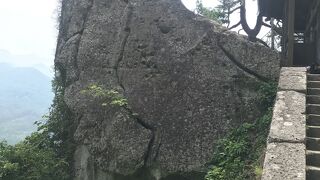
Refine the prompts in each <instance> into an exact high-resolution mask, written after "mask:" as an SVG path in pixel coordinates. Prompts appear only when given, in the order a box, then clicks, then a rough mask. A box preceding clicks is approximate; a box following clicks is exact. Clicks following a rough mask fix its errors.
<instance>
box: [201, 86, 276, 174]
mask: <svg viewBox="0 0 320 180" xmlns="http://www.w3.org/2000/svg"><path fill="white" fill-rule="evenodd" d="M275 87H276V86H275V84H273V83H270V84H269V83H264V84H261V85H260V86H259V90H258V92H260V93H261V97H260V102H261V104H263V108H264V110H265V113H264V115H263V116H262V117H261V118H258V119H257V120H256V121H255V122H253V123H244V124H242V125H241V126H240V127H238V128H237V129H235V130H233V131H232V132H230V133H229V134H228V135H227V136H226V138H223V139H221V140H220V141H219V142H218V143H217V145H216V150H215V152H214V154H213V159H212V162H211V163H210V170H209V171H208V173H207V175H206V177H205V179H206V180H248V179H259V177H260V176H261V173H262V168H261V162H260V161H261V159H260V157H261V155H262V154H263V153H264V149H265V146H266V140H267V136H268V132H269V126H270V123H271V119H272V105H273V102H274V99H275V95H276V88H275Z"/></svg>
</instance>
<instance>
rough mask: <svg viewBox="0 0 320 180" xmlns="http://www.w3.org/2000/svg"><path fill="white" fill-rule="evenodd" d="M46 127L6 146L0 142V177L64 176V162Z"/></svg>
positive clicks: (39, 179) (55, 179) (57, 179)
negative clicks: (54, 146)
mask: <svg viewBox="0 0 320 180" xmlns="http://www.w3.org/2000/svg"><path fill="white" fill-rule="evenodd" d="M52 143H53V142H52V141H51V139H50V137H48V134H47V129H45V128H44V126H43V127H42V130H39V131H38V132H35V133H33V134H32V135H31V136H29V137H27V138H26V139H25V140H24V141H22V142H20V143H18V144H16V145H14V146H10V145H8V144H7V143H6V142H0V179H2V180H27V179H30V180H68V179H70V175H69V172H68V171H67V169H68V168H69V167H68V166H69V165H68V163H67V162H66V160H65V159H63V158H60V157H58V156H57V154H56V151H55V149H53V148H52Z"/></svg>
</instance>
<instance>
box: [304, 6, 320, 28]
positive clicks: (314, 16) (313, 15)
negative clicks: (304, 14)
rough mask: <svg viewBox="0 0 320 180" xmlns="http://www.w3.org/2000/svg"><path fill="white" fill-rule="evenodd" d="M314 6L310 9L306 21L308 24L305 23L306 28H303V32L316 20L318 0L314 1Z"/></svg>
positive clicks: (318, 7) (319, 7)
mask: <svg viewBox="0 0 320 180" xmlns="http://www.w3.org/2000/svg"><path fill="white" fill-rule="evenodd" d="M314 5H315V6H314V7H315V8H313V9H312V10H311V13H310V14H311V16H310V18H309V21H308V24H307V28H306V30H305V32H308V31H309V30H310V27H311V26H312V24H313V22H314V21H315V20H316V17H317V11H318V10H319V9H320V1H318V2H315V3H314Z"/></svg>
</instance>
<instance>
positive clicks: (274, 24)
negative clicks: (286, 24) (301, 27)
mask: <svg viewBox="0 0 320 180" xmlns="http://www.w3.org/2000/svg"><path fill="white" fill-rule="evenodd" d="M253 1H256V0H253ZM219 3H220V4H219V5H218V6H217V7H216V8H213V9H209V8H206V7H204V6H203V4H202V1H201V0H197V9H196V10H197V13H199V14H201V15H203V16H206V17H208V18H210V19H214V20H218V21H219V22H221V23H222V24H223V25H225V26H226V27H227V28H228V29H229V30H231V29H234V28H236V27H238V26H240V25H241V27H242V30H243V31H244V32H245V33H246V34H247V35H248V39H249V40H250V41H253V42H259V43H262V44H263V45H265V46H267V47H269V46H271V47H272V49H278V48H279V46H278V47H275V46H276V44H277V45H279V44H280V43H279V40H280V39H281V21H278V20H275V19H268V18H266V19H265V20H263V17H262V14H261V13H259V14H258V16H257V21H256V25H255V27H254V28H252V29H251V28H250V27H249V25H248V22H247V17H246V0H219ZM257 5H258V1H257ZM235 12H239V14H240V20H239V22H237V23H236V24H234V25H232V26H230V25H231V21H230V16H231V15H232V14H233V13H235ZM262 26H266V27H268V28H270V32H269V33H268V34H266V35H265V37H266V42H265V41H263V40H261V39H259V38H257V35H258V34H259V32H260V30H261V28H262Z"/></svg>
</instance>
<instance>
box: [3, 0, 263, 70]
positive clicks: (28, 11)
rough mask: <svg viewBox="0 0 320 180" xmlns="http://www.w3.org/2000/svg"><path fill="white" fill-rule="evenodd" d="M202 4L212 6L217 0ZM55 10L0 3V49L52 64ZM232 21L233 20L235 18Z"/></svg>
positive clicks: (39, 2)
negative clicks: (34, 57) (30, 56)
mask: <svg viewBox="0 0 320 180" xmlns="http://www.w3.org/2000/svg"><path fill="white" fill-rule="evenodd" d="M250 1H252V0H250ZM182 2H183V3H184V4H185V6H186V7H187V8H188V9H190V10H194V9H195V3H196V0H182ZM203 3H204V5H205V6H207V7H215V6H216V5H217V0H203ZM249 6H250V4H249ZM56 7H57V0H0V23H1V26H0V50H2V51H3V50H4V51H8V52H10V53H11V54H13V55H32V56H36V57H39V58H38V59H41V61H42V62H37V63H41V64H45V65H52V64H53V59H54V53H55V47H56V39H57V28H56V26H57V22H56V14H57V13H56V9H57V8H56ZM247 8H248V7H247ZM248 12H249V13H251V14H249V15H248V17H253V18H255V17H256V14H257V10H256V9H255V10H254V9H252V8H249V9H248ZM233 19H235V20H234V21H236V19H237V17H234V18H233ZM249 19H250V18H249ZM250 20H251V19H250ZM251 21H253V22H254V21H255V20H254V19H253V20H251Z"/></svg>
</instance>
